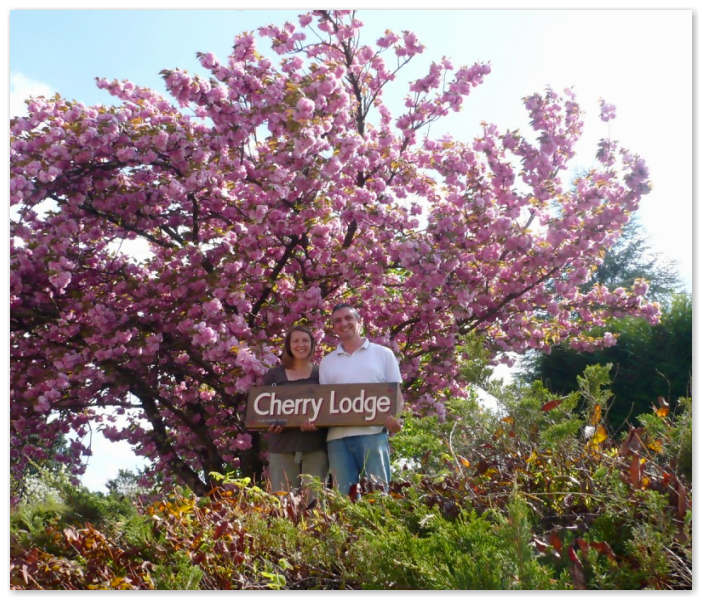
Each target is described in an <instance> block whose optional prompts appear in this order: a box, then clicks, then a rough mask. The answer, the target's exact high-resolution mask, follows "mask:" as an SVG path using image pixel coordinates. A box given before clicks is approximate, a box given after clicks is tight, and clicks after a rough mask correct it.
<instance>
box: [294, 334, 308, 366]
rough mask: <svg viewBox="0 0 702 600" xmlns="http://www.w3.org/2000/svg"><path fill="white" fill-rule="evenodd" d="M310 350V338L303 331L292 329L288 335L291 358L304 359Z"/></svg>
mask: <svg viewBox="0 0 702 600" xmlns="http://www.w3.org/2000/svg"><path fill="white" fill-rule="evenodd" d="M311 351H312V340H311V339H310V336H309V335H307V334H306V333H305V332H304V331H293V332H292V335H291V336H290V353H291V354H292V355H293V358H296V359H298V360H306V359H308V358H309V357H310V352H311Z"/></svg>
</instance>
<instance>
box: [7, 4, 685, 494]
mask: <svg viewBox="0 0 702 600" xmlns="http://www.w3.org/2000/svg"><path fill="white" fill-rule="evenodd" d="M363 4H367V3H362V4H361V5H363ZM639 4H641V3H639ZM209 5H210V6H214V5H216V3H215V4H209ZM357 5H358V4H357ZM518 5H519V4H518V3H517V4H515V3H514V2H512V3H511V6H518ZM22 6H23V7H24V6H31V5H30V4H23V5H22ZM150 6H156V4H150ZM298 12H299V11H281V10H270V9H265V10H251V9H249V10H186V9H180V8H177V7H176V9H175V10H165V9H162V10H136V9H131V8H130V9H126V10H84V9H78V10H75V9H74V10H66V9H64V10H24V9H20V7H17V9H14V10H11V11H10V12H9V60H8V80H9V84H10V90H9V91H10V96H9V98H10V106H9V109H10V114H11V115H14V114H18V113H19V112H20V111H22V110H23V105H22V103H21V99H22V98H23V97H25V96H26V95H27V94H30V93H42V94H53V93H55V92H59V93H60V94H61V95H63V96H65V97H67V98H71V99H77V100H80V101H82V102H84V103H87V104H98V103H99V104H105V103H110V102H111V101H112V99H111V97H110V96H109V95H108V94H107V93H106V92H104V91H101V90H98V89H97V88H96V87H95V83H94V81H95V77H96V76H100V77H107V78H110V79H111V78H117V79H129V80H130V81H132V82H133V83H135V84H137V85H143V86H148V87H152V88H154V89H156V90H158V91H161V92H164V93H165V88H164V86H163V83H162V81H161V78H160V76H159V71H160V70H161V69H164V68H175V67H180V68H184V69H186V70H189V71H195V72H201V69H200V67H199V65H198V63H197V62H196V59H195V53H196V52H197V51H204V52H213V53H214V54H215V55H217V56H218V57H219V58H220V59H224V58H226V56H227V55H228V53H229V50H230V48H231V45H232V42H233V40H234V36H235V34H236V33H237V32H240V31H243V30H253V29H255V28H256V27H258V26H261V25H266V24H269V23H277V24H280V23H282V22H284V21H285V20H295V16H296V15H297V14H298ZM358 16H359V18H360V19H361V20H362V21H363V22H364V23H365V24H366V29H367V34H364V37H365V39H366V40H368V41H374V40H375V39H377V37H379V35H380V34H381V33H382V32H383V31H384V30H385V29H386V28H390V29H393V30H395V31H400V30H403V29H410V30H412V31H414V32H415V33H416V34H417V35H418V37H419V39H420V41H421V42H422V43H424V44H425V46H426V50H425V52H424V54H423V55H421V56H420V57H419V58H418V59H417V60H416V61H414V63H415V64H414V65H412V68H411V69H407V71H406V73H405V76H404V78H403V79H404V80H405V81H406V80H408V79H413V78H416V77H419V76H421V75H423V74H424V73H425V72H426V68H427V67H428V65H429V63H430V61H431V60H433V59H438V58H440V57H441V56H443V55H445V56H447V57H449V58H451V59H452V61H453V62H454V65H455V66H458V65H462V64H472V63H473V62H475V61H489V62H490V63H491V65H492V73H491V74H490V76H488V77H487V78H486V80H485V83H484V84H483V85H482V86H480V87H479V88H477V89H476V91H475V92H474V94H473V95H471V97H470V98H469V99H468V100H467V101H466V103H465V104H464V109H463V111H462V113H460V114H459V115H454V116H452V117H451V118H450V119H447V120H446V122H445V123H444V124H443V125H441V126H435V127H434V129H433V130H432V134H433V135H434V134H435V135H439V134H441V133H444V132H450V133H451V134H452V135H454V137H457V138H460V139H470V138H471V137H472V136H473V135H474V134H475V133H477V132H478V130H479V127H480V122H481V121H488V122H494V123H497V124H498V125H499V126H500V127H503V128H506V127H509V128H517V127H519V128H522V129H526V127H527V123H526V119H525V112H524V110H523V108H522V105H521V98H522V97H523V96H525V95H527V94H530V93H533V92H536V91H543V89H544V88H545V87H546V86H547V85H551V86H552V87H553V88H554V89H555V90H557V91H562V90H563V89H564V88H565V87H573V88H574V89H575V92H576V94H577V96H578V99H579V101H580V102H581V104H582V105H583V106H584V107H585V109H586V111H587V113H588V115H587V116H586V119H585V138H584V140H583V141H582V142H581V144H580V146H579V149H580V153H579V155H578V157H577V159H576V160H575V162H574V166H575V167H580V168H583V167H588V166H590V164H591V162H592V157H593V156H594V148H595V144H596V142H597V140H598V139H599V138H600V137H604V136H608V135H609V136H611V137H614V138H616V139H619V140H620V141H621V142H622V143H623V145H625V146H627V147H628V148H630V149H631V150H633V151H634V152H636V153H638V154H640V155H641V156H642V157H644V159H645V160H646V161H647V163H648V165H649V169H650V173H651V178H652V181H653V192H652V193H651V194H649V195H648V196H647V197H645V198H644V200H643V202H642V205H641V209H640V211H639V219H640V221H641V223H642V224H643V226H644V227H645V229H646V231H647V232H648V234H649V239H650V243H651V245H652V246H653V247H654V249H655V250H656V251H658V252H659V253H660V254H661V255H662V256H663V257H664V258H669V259H674V260H675V261H677V263H678V267H679V271H680V274H681V277H682V279H683V281H684V283H685V285H686V288H687V289H688V291H690V292H691V290H692V270H693V269H692V226H693V214H692V195H693V187H692V180H693V177H692V137H693V136H692V132H693V130H692V125H693V123H692V91H693V88H692V84H693V78H692V74H693V72H692V68H693V67H692V58H693V54H692V53H693V48H692V11H691V10H650V9H643V10H635V9H627V10H594V9H588V10H574V9H569V10H553V9H547V10H528V9H526V8H525V9H518V10H489V11H488V10H457V9H451V10H427V9H421V10H419V9H412V10H408V9H399V8H390V9H384V10H371V9H367V10H360V11H359V13H358ZM258 47H259V50H261V51H263V50H265V49H266V46H265V41H261V43H260V44H259V46H258ZM271 56H274V55H271ZM395 88H398V89H397V91H396V92H393V94H391V95H388V96H387V97H386V102H387V103H388V104H389V105H390V107H391V109H392V107H393V106H395V107H396V110H399V109H400V108H401V101H402V95H403V94H402V92H403V91H404V90H403V87H402V84H401V81H399V82H398V85H396V86H395ZM599 98H604V99H605V100H607V101H608V102H611V103H613V104H615V105H616V106H617V118H616V119H615V120H614V121H613V122H611V124H609V125H605V124H602V123H601V122H599V119H598V118H597V117H598V114H599V110H598V101H599ZM97 450H98V448H97V447H96V454H97ZM104 453H107V454H108V455H111V456H112V457H113V458H114V460H113V461H112V462H111V463H110V464H111V465H112V466H109V465H108V466H105V463H102V462H100V461H101V460H102V459H98V458H97V456H96V457H94V458H93V461H92V463H91V473H93V474H91V475H90V477H89V478H86V483H87V484H88V485H90V486H91V487H100V485H101V482H104V481H105V480H106V479H109V478H110V477H113V476H114V475H115V474H116V470H117V467H115V466H114V465H115V464H118V463H119V462H120V460H123V459H122V458H121V456H122V455H121V454H120V451H117V449H116V448H114V447H113V446H105V448H102V449H100V455H101V456H102V455H103V454H104ZM125 456H126V455H125Z"/></svg>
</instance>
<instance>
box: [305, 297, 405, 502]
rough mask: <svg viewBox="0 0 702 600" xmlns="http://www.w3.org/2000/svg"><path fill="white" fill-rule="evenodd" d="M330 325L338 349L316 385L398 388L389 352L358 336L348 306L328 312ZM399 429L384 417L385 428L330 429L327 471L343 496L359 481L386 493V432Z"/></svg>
mask: <svg viewBox="0 0 702 600" xmlns="http://www.w3.org/2000/svg"><path fill="white" fill-rule="evenodd" d="M331 319H332V329H333V331H334V333H335V334H336V336H337V337H338V338H339V342H340V343H339V345H338V346H337V348H336V350H333V351H332V352H330V353H329V354H327V355H326V356H325V357H324V358H323V359H322V362H321V363H320V365H319V383H320V384H334V383H385V382H397V383H401V382H402V377H401V375H400V367H399V366H398V364H397V359H396V358H395V355H394V354H393V353H392V350H390V348H386V347H385V346H381V345H380V344H374V343H372V342H370V341H369V340H368V339H367V338H365V337H363V336H362V335H361V326H362V323H361V317H360V315H359V314H358V311H357V310H356V309H355V308H354V307H353V306H352V305H350V304H338V305H337V306H335V307H334V309H333V310H332V315H331ZM401 427H402V425H401V424H400V422H399V421H398V420H397V419H395V418H394V417H392V416H388V418H387V419H386V421H385V428H383V427H381V426H365V427H330V428H329V431H328V433H327V453H328V455H329V470H330V472H331V474H332V476H333V478H334V481H335V483H336V486H337V488H338V489H339V491H340V492H341V493H343V494H348V493H349V489H350V487H351V486H352V485H353V484H355V483H358V481H359V480H360V478H361V476H365V477H370V476H373V477H375V478H376V479H377V480H378V481H380V482H381V483H383V484H384V487H385V488H386V489H387V486H388V483H389V482H390V452H389V445H388V432H390V433H396V432H398V431H399V430H400V428H401Z"/></svg>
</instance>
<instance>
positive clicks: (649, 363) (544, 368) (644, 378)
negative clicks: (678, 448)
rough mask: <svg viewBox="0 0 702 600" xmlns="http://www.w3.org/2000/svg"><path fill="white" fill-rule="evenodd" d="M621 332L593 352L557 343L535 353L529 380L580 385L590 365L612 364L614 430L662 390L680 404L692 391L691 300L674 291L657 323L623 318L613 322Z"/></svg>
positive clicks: (569, 388) (610, 418) (557, 386)
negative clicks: (580, 377)
mask: <svg viewBox="0 0 702 600" xmlns="http://www.w3.org/2000/svg"><path fill="white" fill-rule="evenodd" d="M606 329H607V330H609V331H611V332H613V333H615V334H618V336H619V338H618V341H617V344H616V345H615V346H612V347H611V348H605V349H603V350H600V351H597V352H592V353H578V352H575V351H573V350H570V349H568V348H565V347H562V346H556V347H554V348H553V349H552V350H551V353H550V354H548V355H545V354H543V355H541V354H540V355H534V356H533V357H531V358H530V359H529V360H528V361H526V363H525V368H524V371H523V373H522V374H521V377H522V378H523V379H524V380H525V381H532V382H533V381H538V380H540V381H543V382H544V383H545V384H546V385H547V386H548V388H549V389H550V390H551V391H553V392H554V393H556V394H567V393H570V392H573V391H575V390H577V389H578V385H579V384H578V381H577V375H578V374H579V373H582V372H583V371H584V370H585V368H586V367H587V366H588V365H593V364H612V380H613V383H612V393H613V395H614V401H613V402H612V404H611V407H610V410H609V413H608V415H607V423H608V425H609V426H610V427H611V428H612V429H613V430H618V429H621V428H622V427H624V425H625V424H626V423H627V421H628V422H629V423H633V422H634V418H635V417H636V416H638V415H639V414H641V413H644V412H646V411H647V410H648V409H649V408H650V406H651V403H652V402H653V401H655V399H656V398H657V397H659V396H662V397H664V398H667V399H668V401H669V402H671V403H673V404H675V402H676V401H677V399H678V398H680V397H687V396H689V395H690V382H691V376H692V301H691V299H690V298H689V297H688V296H686V295H683V294H681V295H677V296H674V297H673V298H672V300H671V302H670V304H669V305H667V306H665V307H664V309H663V312H662V316H661V322H660V323H659V324H658V325H650V324H648V323H647V322H646V321H644V320H642V319H635V318H624V319H618V320H613V321H611V322H610V323H608V325H607V327H606Z"/></svg>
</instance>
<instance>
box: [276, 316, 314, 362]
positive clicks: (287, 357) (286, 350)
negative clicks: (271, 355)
mask: <svg viewBox="0 0 702 600" xmlns="http://www.w3.org/2000/svg"><path fill="white" fill-rule="evenodd" d="M296 331H302V332H303V333H306V334H307V335H308V336H310V354H309V356H308V358H309V359H310V360H311V359H312V355H313V354H314V349H315V347H316V345H317V343H316V342H315V340H314V336H313V335H312V332H311V331H310V330H309V329H307V327H303V326H302V325H295V326H294V327H291V328H290V329H289V330H288V333H287V334H286V335H285V341H284V342H283V353H282V355H281V357H280V360H281V362H282V363H283V366H284V367H291V366H292V364H293V360H294V359H293V355H292V351H291V349H290V339H291V338H292V334H293V333H295V332H296Z"/></svg>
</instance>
